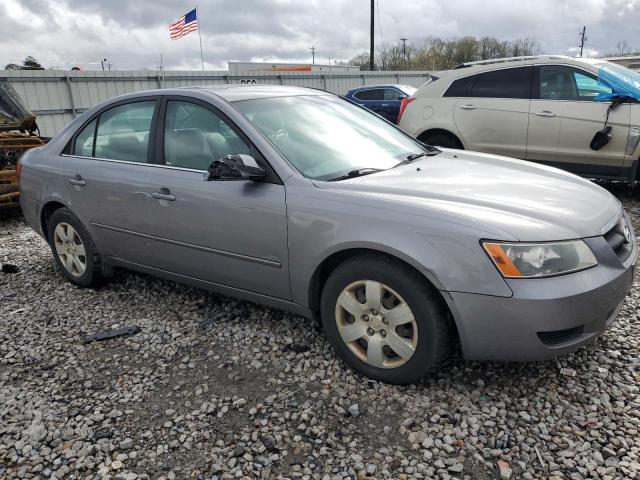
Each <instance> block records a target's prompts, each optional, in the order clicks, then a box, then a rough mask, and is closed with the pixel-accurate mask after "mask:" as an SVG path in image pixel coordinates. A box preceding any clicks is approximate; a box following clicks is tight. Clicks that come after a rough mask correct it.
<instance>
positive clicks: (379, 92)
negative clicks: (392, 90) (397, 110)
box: [354, 88, 384, 100]
mask: <svg viewBox="0 0 640 480" xmlns="http://www.w3.org/2000/svg"><path fill="white" fill-rule="evenodd" d="M354 97H356V98H357V99H358V100H384V90H383V89H382V88H371V89H369V90H361V91H359V92H356V93H355V95H354Z"/></svg>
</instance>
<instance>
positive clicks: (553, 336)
mask: <svg viewBox="0 0 640 480" xmlns="http://www.w3.org/2000/svg"><path fill="white" fill-rule="evenodd" d="M583 331H584V325H580V326H578V327H573V328H566V329H564V330H552V331H549V332H538V338H539V339H540V340H541V341H542V343H544V344H545V345H557V344H559V343H564V342H568V341H569V340H573V339H574V338H576V337H577V336H579V335H580V334H582V332H583Z"/></svg>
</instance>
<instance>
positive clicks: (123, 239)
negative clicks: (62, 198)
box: [62, 97, 159, 263]
mask: <svg viewBox="0 0 640 480" xmlns="http://www.w3.org/2000/svg"><path fill="white" fill-rule="evenodd" d="M158 104H159V99H158V98H150V97H144V98H140V99H136V100H128V101H126V102H120V103H118V104H115V105H113V106H109V107H107V108H106V109H104V110H103V111H101V112H100V113H99V114H98V115H96V116H95V117H93V118H92V119H91V120H90V121H89V122H88V123H87V124H85V126H84V127H82V128H81V129H80V130H79V133H78V134H77V135H76V136H74V137H73V138H72V141H71V142H70V144H69V147H68V150H67V152H66V154H65V155H64V160H63V164H62V169H63V173H62V177H63V181H64V184H65V186H66V188H67V193H68V195H69V198H70V202H71V203H70V205H69V206H70V208H71V209H72V210H73V211H74V212H75V213H76V214H77V215H78V216H79V218H80V219H81V220H82V222H83V223H84V224H85V225H86V226H87V227H88V228H89V229H90V230H91V232H92V236H93V237H94V239H95V241H96V242H97V243H98V245H99V246H100V250H101V251H102V253H103V254H105V255H108V256H113V257H117V258H120V259H123V260H127V261H131V262H136V263H145V262H146V261H148V258H145V253H146V252H147V250H146V245H147V241H146V240H145V239H144V237H143V236H142V235H144V234H145V233H146V227H147V222H146V219H147V218H148V209H149V208H150V206H151V202H150V200H149V198H148V197H147V193H146V191H147V189H148V184H147V181H148V178H149V174H150V169H149V165H148V163H147V162H148V161H149V159H151V158H152V151H151V148H150V146H151V145H152V144H153V139H152V135H151V133H152V131H153V130H154V128H153V126H154V124H155V122H156V117H157V113H156V112H157V107H158Z"/></svg>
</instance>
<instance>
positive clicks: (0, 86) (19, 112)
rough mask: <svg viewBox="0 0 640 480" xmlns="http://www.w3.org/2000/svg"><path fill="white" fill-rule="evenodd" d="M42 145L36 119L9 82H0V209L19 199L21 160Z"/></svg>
mask: <svg viewBox="0 0 640 480" xmlns="http://www.w3.org/2000/svg"><path fill="white" fill-rule="evenodd" d="M45 143H46V139H45V138H42V137H40V135H39V133H38V126H37V125H36V117H35V115H34V114H33V113H32V112H30V111H29V110H28V109H27V108H26V107H25V105H24V104H23V102H22V100H21V99H20V97H19V96H18V94H17V93H16V91H15V90H14V89H13V87H11V85H10V84H9V83H8V82H6V81H0V207H2V206H5V205H10V204H15V203H16V202H17V200H18V197H19V196H20V185H19V180H20V179H19V178H18V172H17V165H18V160H19V159H20V156H21V155H22V154H23V153H24V152H25V151H26V150H29V149H30V148H34V147H40V146H42V145H44V144H45Z"/></svg>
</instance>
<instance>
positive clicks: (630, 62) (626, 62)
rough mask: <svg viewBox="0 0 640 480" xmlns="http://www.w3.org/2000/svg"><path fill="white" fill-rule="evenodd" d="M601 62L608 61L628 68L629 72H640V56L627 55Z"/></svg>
mask: <svg viewBox="0 0 640 480" xmlns="http://www.w3.org/2000/svg"><path fill="white" fill-rule="evenodd" d="M603 60H608V61H610V62H613V63H617V64H618V65H622V66H623V67H627V68H630V69H631V70H640V55H628V56H625V57H609V58H604V59H603Z"/></svg>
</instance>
